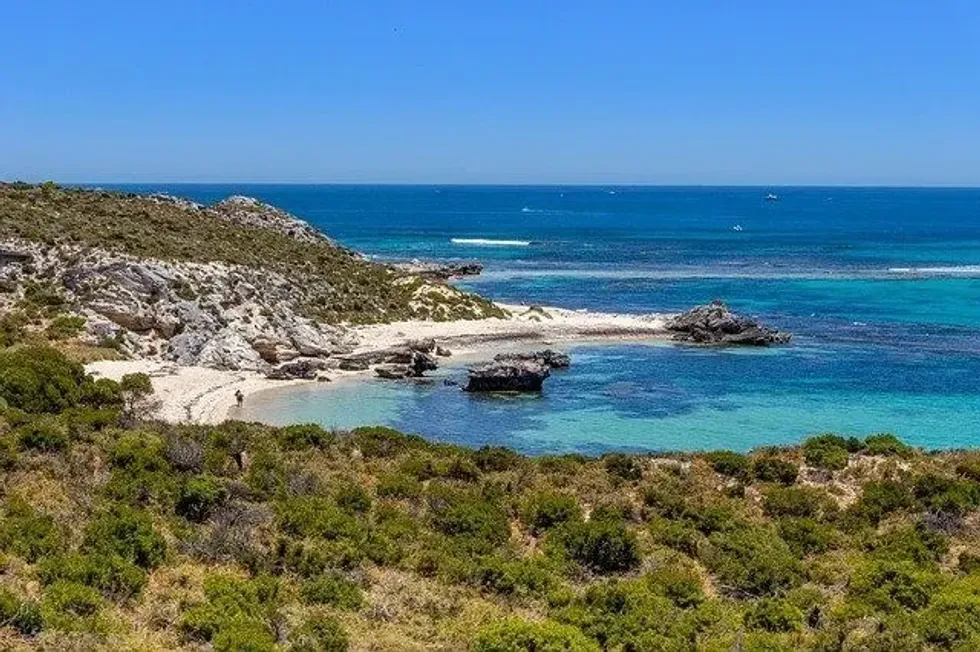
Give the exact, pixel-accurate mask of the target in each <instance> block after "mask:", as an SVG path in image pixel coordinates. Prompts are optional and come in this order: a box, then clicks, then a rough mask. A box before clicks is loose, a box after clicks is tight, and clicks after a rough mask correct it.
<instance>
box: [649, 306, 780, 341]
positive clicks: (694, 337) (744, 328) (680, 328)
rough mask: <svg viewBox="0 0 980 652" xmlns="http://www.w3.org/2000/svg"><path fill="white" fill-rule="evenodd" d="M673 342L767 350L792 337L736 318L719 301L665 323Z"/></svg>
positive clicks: (689, 311)
mask: <svg viewBox="0 0 980 652" xmlns="http://www.w3.org/2000/svg"><path fill="white" fill-rule="evenodd" d="M666 327H667V330H669V331H672V332H673V333H674V339H675V340H678V341H681V342H693V343H696V344H719V345H725V344H732V345H746V346H769V345H771V344H785V343H786V342H788V341H789V340H790V338H791V337H792V336H791V335H790V334H789V333H784V332H782V331H778V330H776V329H774V328H770V327H768V326H765V325H763V324H760V323H759V322H757V321H755V320H753V319H750V318H748V317H743V316H741V315H737V314H735V313H733V312H732V311H730V310H729V309H728V306H726V305H725V304H724V303H722V302H721V301H713V302H712V303H709V304H707V305H704V306H698V307H696V308H694V309H692V310H688V311H687V312H685V313H681V314H680V315H677V316H676V317H674V318H672V319H670V320H669V321H668V322H667V325H666Z"/></svg>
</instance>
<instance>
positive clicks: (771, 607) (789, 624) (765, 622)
mask: <svg viewBox="0 0 980 652" xmlns="http://www.w3.org/2000/svg"><path fill="white" fill-rule="evenodd" d="M803 624H804V623H803V612H802V611H800V609H799V608H798V607H796V606H794V605H793V604H792V603H790V602H789V601H787V600H781V599H778V598H763V599H762V600H758V601H757V602H755V603H754V604H753V605H752V606H750V607H749V608H748V610H747V611H746V612H745V626H746V627H747V628H749V629H754V630H761V631H766V632H796V631H800V630H801V629H803Z"/></svg>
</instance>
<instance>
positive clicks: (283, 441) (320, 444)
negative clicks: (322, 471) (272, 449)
mask: <svg viewBox="0 0 980 652" xmlns="http://www.w3.org/2000/svg"><path fill="white" fill-rule="evenodd" d="M276 435H277V436H278V438H279V445H280V446H282V447H283V448H284V449H285V450H294V451H300V450H308V449H310V448H319V449H321V450H322V449H325V448H327V447H328V446H329V445H330V444H332V443H333V441H334V439H335V436H334V434H333V433H332V432H330V431H328V430H325V429H324V428H323V427H322V426H319V425H317V424H315V423H307V424H300V425H291V426H285V427H284V428H279V429H278V430H276Z"/></svg>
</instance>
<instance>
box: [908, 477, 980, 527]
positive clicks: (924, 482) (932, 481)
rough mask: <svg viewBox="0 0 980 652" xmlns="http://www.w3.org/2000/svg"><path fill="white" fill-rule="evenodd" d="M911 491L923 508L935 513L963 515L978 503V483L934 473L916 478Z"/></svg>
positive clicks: (979, 486)
mask: <svg viewBox="0 0 980 652" xmlns="http://www.w3.org/2000/svg"><path fill="white" fill-rule="evenodd" d="M913 493H914V495H915V498H916V499H917V500H918V502H919V504H920V505H922V507H923V508H925V509H926V510H928V511H930V512H933V513H937V514H950V515H954V516H963V515H964V514H966V513H967V512H970V511H972V510H974V509H976V507H977V506H978V505H980V484H978V483H976V482H974V481H972V480H962V479H959V478H948V477H946V476H941V475H938V474H935V473H927V474H925V475H922V476H920V477H919V478H918V479H916V481H915V486H914V488H913Z"/></svg>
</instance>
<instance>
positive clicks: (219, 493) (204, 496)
mask: <svg viewBox="0 0 980 652" xmlns="http://www.w3.org/2000/svg"><path fill="white" fill-rule="evenodd" d="M227 493H228V492H227V491H226V490H225V487H224V485H223V484H222V483H221V481H220V480H218V479H217V478H215V477H214V476H212V475H198V476H194V477H192V478H189V479H188V480H187V481H186V482H185V483H184V486H183V488H182V489H181V492H180V498H179V499H178V500H177V507H176V509H177V513H178V514H180V515H181V516H183V517H184V518H186V519H187V520H189V521H196V522H198V523H200V522H202V521H204V520H206V519H207V518H208V517H209V516H210V515H211V514H212V513H213V512H214V510H215V509H216V508H217V507H218V506H219V505H221V504H222V503H223V502H224V501H225V498H226V497H227Z"/></svg>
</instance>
